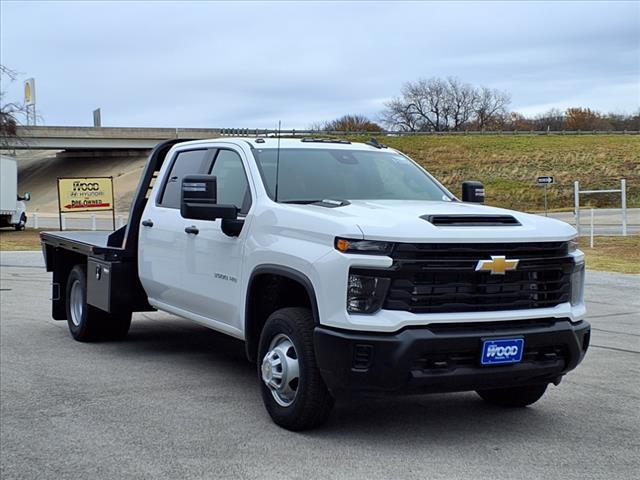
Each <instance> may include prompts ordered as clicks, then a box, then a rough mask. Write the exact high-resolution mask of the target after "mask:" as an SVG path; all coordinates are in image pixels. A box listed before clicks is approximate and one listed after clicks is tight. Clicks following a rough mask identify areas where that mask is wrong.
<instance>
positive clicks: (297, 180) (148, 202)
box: [42, 138, 590, 430]
mask: <svg viewBox="0 0 640 480" xmlns="http://www.w3.org/2000/svg"><path fill="white" fill-rule="evenodd" d="M483 197H484V191H483V189H482V185H481V184H479V183H478V182H465V184H464V185H463V195H462V200H463V201H460V200H458V199H457V198H456V197H454V195H452V194H451V193H450V192H448V191H447V190H446V189H445V188H444V187H443V186H442V185H441V184H440V183H438V182H437V181H436V180H435V179H434V178H433V177H432V176H431V175H429V174H428V173H427V172H426V171H425V170H423V169H422V168H421V167H420V166H419V165H418V164H416V163H415V162H413V161H412V160H411V159H409V158H408V157H407V156H405V155H403V154H402V153H400V152H398V151H396V150H393V149H391V148H387V147H385V146H384V145H381V144H380V143H378V142H377V141H371V142H368V143H367V144H357V143H350V142H347V141H344V140H343V141H338V140H321V139H302V140H300V139H282V140H279V139H272V138H269V139H264V138H259V139H242V138H222V139H218V140H207V141H178V140H172V141H168V142H164V143H162V144H160V145H158V146H157V147H156V148H155V149H154V150H153V151H152V153H151V155H150V157H149V160H148V163H147V166H146V169H145V170H144V172H143V175H142V178H141V179H140V183H139V186H138V189H137V192H136V194H135V198H134V199H133V202H132V207H131V212H130V216H129V223H128V225H126V226H125V227H123V228H121V229H120V230H117V231H115V232H113V233H107V232H104V233H101V232H59V233H58V232H56V233H53V232H51V233H43V234H42V244H43V251H44V254H45V260H46V266H47V270H48V271H51V272H53V295H52V298H53V308H52V309H53V318H54V319H57V320H67V322H68V325H69V329H70V330H71V334H72V335H73V337H74V338H75V339H76V340H79V341H93V340H101V339H118V338H123V337H124V336H125V335H126V334H127V332H128V330H129V326H130V323H131V314H132V312H136V311H145V310H154V309H157V310H163V311H165V312H169V313H172V314H175V315H179V316H180V317H184V318H187V319H190V320H193V321H195V322H198V323H200V324H202V325H205V326H207V327H210V328H212V329H215V330H218V331H220V332H224V333H226V334H228V335H231V336H233V337H236V338H238V339H241V340H243V341H244V342H245V345H246V353H247V357H248V358H249V360H250V361H252V362H255V363H256V366H257V368H256V370H257V379H258V381H259V384H260V388H261V391H262V398H263V400H264V404H265V406H266V409H267V410H268V412H269V414H270V415H271V417H272V418H273V420H274V421H275V422H276V423H277V424H278V425H281V426H282V427H284V428H287V429H290V430H301V429H305V428H311V427H314V426H317V425H319V424H321V423H322V422H323V421H325V420H326V418H327V417H328V415H329V413H330V411H331V408H332V407H333V403H334V399H336V398H340V397H350V396H355V395H385V394H396V393H421V392H448V391H467V390H475V391H477V392H478V394H479V395H480V396H481V397H482V398H483V399H484V400H486V401H488V402H491V403H493V404H497V405H502V406H512V407H515V406H525V405H529V404H531V403H533V402H535V401H536V400H538V399H539V398H540V397H541V396H542V395H543V393H544V392H545V389H546V388H547V386H548V384H550V383H554V384H556V385H557V384H558V383H559V382H560V380H561V379H562V377H563V376H564V375H565V374H566V373H567V372H569V371H570V370H572V369H573V368H575V367H576V366H577V365H578V363H580V361H581V360H582V358H583V357H584V355H585V353H586V350H587V347H588V345H589V336H590V326H589V324H588V323H587V322H586V321H585V320H584V317H585V304H584V299H583V285H584V255H583V254H582V253H581V252H580V251H579V250H577V249H576V244H575V238H576V231H575V230H574V229H573V227H571V226H570V225H568V224H566V223H562V222H559V221H556V220H552V219H549V218H544V217H540V216H535V215H528V214H524V213H519V212H514V211H509V210H503V209H498V208H491V207H487V206H483V205H479V204H478V203H480V202H481V201H482V199H483ZM212 388H213V387H212Z"/></svg>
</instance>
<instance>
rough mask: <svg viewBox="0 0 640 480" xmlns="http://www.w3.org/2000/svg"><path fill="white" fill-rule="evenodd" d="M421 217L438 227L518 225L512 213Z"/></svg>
mask: <svg viewBox="0 0 640 480" xmlns="http://www.w3.org/2000/svg"><path fill="white" fill-rule="evenodd" d="M420 218H422V219H423V220H426V221H427V222H429V223H431V224H433V225H435V226H436V227H504V226H518V225H520V222H519V221H518V220H516V218H515V217H512V216H511V215H423V216H421V217H420Z"/></svg>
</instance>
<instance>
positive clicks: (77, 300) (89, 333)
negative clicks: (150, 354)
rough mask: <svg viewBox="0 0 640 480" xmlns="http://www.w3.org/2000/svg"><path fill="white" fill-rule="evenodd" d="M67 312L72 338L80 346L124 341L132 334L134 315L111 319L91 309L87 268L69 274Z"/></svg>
mask: <svg viewBox="0 0 640 480" xmlns="http://www.w3.org/2000/svg"><path fill="white" fill-rule="evenodd" d="M74 284H75V289H74ZM72 297H73V298H72ZM66 308H67V325H68V326H69V331H70V332H71V336H72V337H73V338H74V339H75V340H77V341H79V342H95V341H99V340H120V339H123V338H124V337H125V336H126V335H127V333H128V332H129V327H130V325H131V313H130V312H129V313H123V314H118V315H115V314H114V315H111V314H109V313H107V312H105V311H103V310H100V309H98V308H95V307H93V306H91V305H87V268H86V266H85V265H76V266H75V267H73V269H72V270H71V273H69V278H68V279H67V290H66Z"/></svg>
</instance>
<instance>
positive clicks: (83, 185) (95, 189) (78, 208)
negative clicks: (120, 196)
mask: <svg viewBox="0 0 640 480" xmlns="http://www.w3.org/2000/svg"><path fill="white" fill-rule="evenodd" d="M58 202H59V203H58V204H59V206H60V207H59V208H60V213H69V212H99V211H110V210H111V211H113V210H114V207H113V178H112V177H92V178H58Z"/></svg>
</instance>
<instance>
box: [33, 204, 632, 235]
mask: <svg viewBox="0 0 640 480" xmlns="http://www.w3.org/2000/svg"><path fill="white" fill-rule="evenodd" d="M594 212H595V214H594V234H595V235H620V234H621V233H622V223H621V222H622V217H621V213H620V210H619V209H606V208H602V209H598V210H595V211H594ZM580 215H581V217H580V226H581V230H580V234H581V235H589V233H590V231H591V227H590V215H591V212H590V211H589V210H588V209H582V210H581V213H580ZM549 216H550V217H552V218H556V219H558V220H562V221H563V222H567V223H570V224H571V225H575V216H574V214H573V212H551V213H550V214H549ZM126 219H127V215H125V214H117V215H116V226H121V225H124V224H125V223H126ZM65 222H66V227H65V229H66V230H73V229H90V228H92V220H91V216H90V214H84V215H80V216H78V215H76V216H75V217H74V216H71V215H65ZM35 223H36V222H35V221H34V218H33V215H31V216H30V218H29V222H28V226H29V227H35V226H36V225H35ZM37 225H38V227H39V228H51V229H55V230H57V229H58V227H59V219H58V216H57V215H53V214H39V215H38V219H37ZM96 228H97V229H98V230H111V229H112V228H113V220H112V218H111V217H110V216H109V215H105V214H100V215H99V216H97V217H96ZM627 233H629V234H630V235H631V234H638V233H640V208H630V209H628V210H627Z"/></svg>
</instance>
